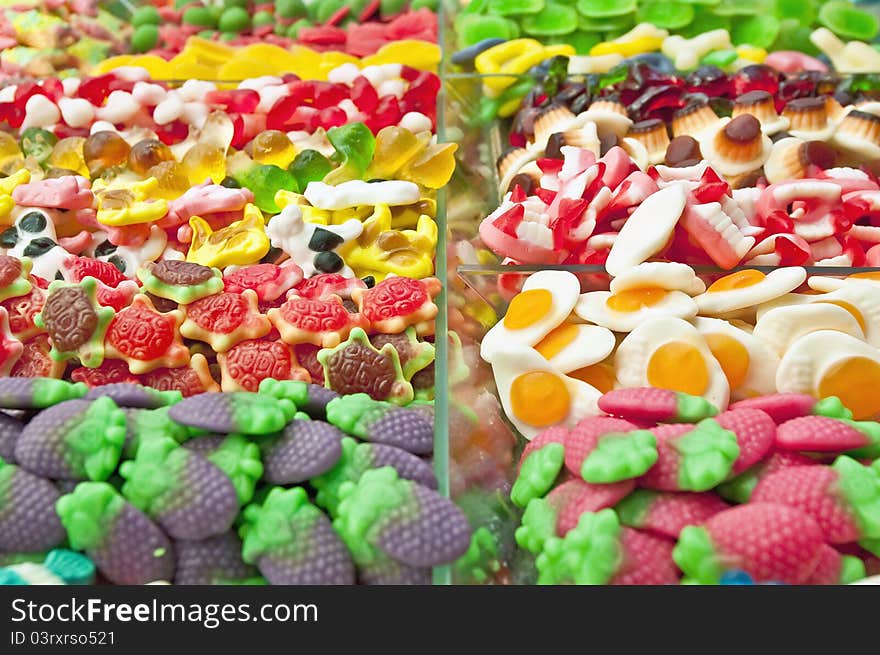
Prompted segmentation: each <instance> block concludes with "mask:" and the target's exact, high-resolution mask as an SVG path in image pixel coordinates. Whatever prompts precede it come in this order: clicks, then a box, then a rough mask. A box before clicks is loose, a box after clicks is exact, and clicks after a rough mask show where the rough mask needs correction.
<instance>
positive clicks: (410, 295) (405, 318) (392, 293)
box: [352, 277, 443, 334]
mask: <svg viewBox="0 0 880 655" xmlns="http://www.w3.org/2000/svg"><path fill="white" fill-rule="evenodd" d="M442 286H443V285H442V283H441V282H440V281H439V280H438V279H437V278H425V279H423V280H412V279H409V278H404V277H388V278H385V279H384V280H383V281H382V282H379V283H378V284H377V285H376V286H375V287H373V288H372V289H367V290H361V289H356V290H355V291H353V292H352V298H353V299H354V301H355V302H356V303H357V304H358V307H359V308H360V312H361V314H362V315H363V316H364V318H365V319H366V320H367V321H369V324H370V326H371V327H372V328H373V329H374V330H376V331H379V332H386V333H389V334H395V333H398V332H403V331H404V330H405V329H406V328H407V327H409V326H410V325H412V326H414V327H415V328H416V332H417V333H419V334H430V333H432V332H433V326H432V325H433V318H434V317H435V316H436V315H437V311H438V310H437V305H435V304H434V301H433V298H434V297H435V296H436V295H437V294H438V293H440V290H441V289H442Z"/></svg>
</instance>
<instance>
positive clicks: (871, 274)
mask: <svg viewBox="0 0 880 655" xmlns="http://www.w3.org/2000/svg"><path fill="white" fill-rule="evenodd" d="M849 277H851V278H855V279H857V280H874V281H876V282H880V273H878V272H876V271H868V272H866V273H853V274H852V275H850V276H849Z"/></svg>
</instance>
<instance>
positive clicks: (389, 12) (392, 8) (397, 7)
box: [315, 0, 408, 18]
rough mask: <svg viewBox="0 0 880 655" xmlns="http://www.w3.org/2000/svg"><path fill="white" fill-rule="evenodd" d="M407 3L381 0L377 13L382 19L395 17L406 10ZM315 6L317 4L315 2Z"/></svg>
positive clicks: (398, 0) (405, 0) (400, 0)
mask: <svg viewBox="0 0 880 655" xmlns="http://www.w3.org/2000/svg"><path fill="white" fill-rule="evenodd" d="M325 1H326V0H325ZM407 2H408V0H381V2H380V4H379V13H380V14H381V15H382V17H383V18H386V17H390V16H397V14H399V13H401V12H402V11H403V10H404V9H405V8H406V5H407ZM315 4H317V2H316V3H315Z"/></svg>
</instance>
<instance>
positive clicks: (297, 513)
mask: <svg viewBox="0 0 880 655" xmlns="http://www.w3.org/2000/svg"><path fill="white" fill-rule="evenodd" d="M320 516H321V510H319V509H318V508H317V507H315V506H314V505H312V504H311V503H310V502H309V498H308V494H307V493H306V490H305V489H303V488H302V487H293V488H292V489H283V488H282V487H274V488H272V490H271V491H270V492H269V494H268V495H267V496H266V499H265V501H264V502H263V504H262V505H256V504H252V505H248V506H247V508H245V510H244V521H245V523H244V524H243V525H242V526H241V528H240V530H239V532H240V534H241V538H242V541H243V543H242V552H241V557H242V559H243V560H244V561H245V562H247V563H248V564H254V563H256V561H257V560H258V559H259V558H260V557H261V556H262V555H265V554H266V553H270V552H272V551H275V550H281V549H284V548H286V547H288V546H289V545H290V544H292V543H295V542H296V540H297V539H298V538H301V537H302V535H304V534H306V533H307V532H308V529H309V527H310V526H311V525H312V523H314V521H316V520H318V519H319V518H320Z"/></svg>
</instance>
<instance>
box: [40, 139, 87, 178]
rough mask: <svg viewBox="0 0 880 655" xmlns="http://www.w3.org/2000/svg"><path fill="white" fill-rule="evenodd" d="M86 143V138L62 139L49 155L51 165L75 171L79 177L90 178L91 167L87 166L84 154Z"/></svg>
mask: <svg viewBox="0 0 880 655" xmlns="http://www.w3.org/2000/svg"><path fill="white" fill-rule="evenodd" d="M85 142H86V140H85V138H83V137H81V136H71V137H67V138H66V139H61V140H60V141H58V143H56V144H55V146H54V147H53V148H52V153H51V154H50V155H49V162H48V163H49V165H50V166H54V167H55V168H63V169H65V170H69V171H73V172H74V173H76V174H77V175H83V176H88V175H89V167H88V166H86V160H85V155H84V154H83V146H84V145H85Z"/></svg>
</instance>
